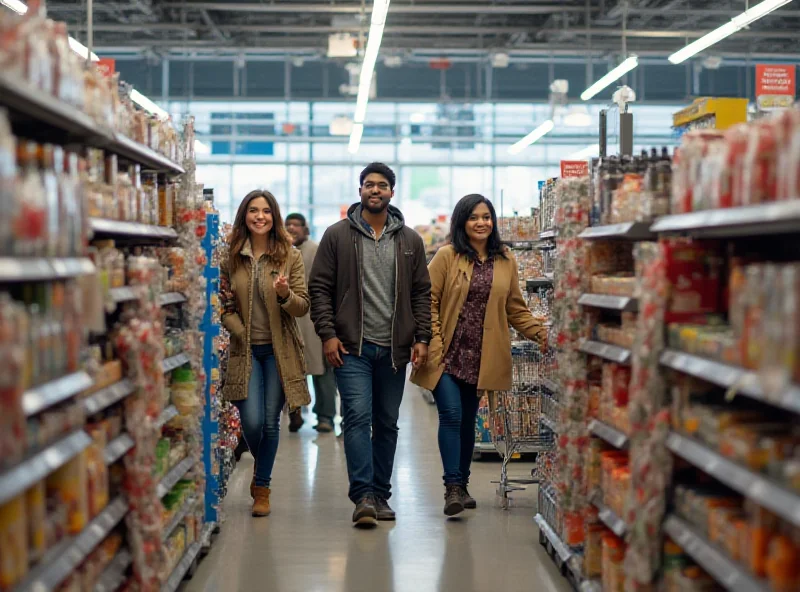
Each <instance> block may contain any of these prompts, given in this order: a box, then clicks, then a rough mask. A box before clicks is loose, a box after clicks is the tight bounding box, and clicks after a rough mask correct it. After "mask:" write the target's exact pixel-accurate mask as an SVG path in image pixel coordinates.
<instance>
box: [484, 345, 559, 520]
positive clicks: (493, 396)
mask: <svg viewBox="0 0 800 592" xmlns="http://www.w3.org/2000/svg"><path fill="white" fill-rule="evenodd" d="M511 358H512V387H511V390H509V391H490V392H489V393H488V395H489V397H488V398H489V429H490V431H491V435H492V443H493V444H494V447H495V449H496V450H497V452H498V453H499V454H500V456H501V458H502V461H503V462H502V467H501V469H500V480H499V481H493V483H496V484H497V495H498V497H499V498H500V503H501V505H502V507H503V508H504V509H507V508H508V506H509V499H508V494H509V493H511V492H513V491H522V490H524V489H525V487H522V486H524V485H531V484H535V483H539V476H538V475H537V470H536V469H533V470H532V471H531V474H530V476H529V477H524V478H511V477H509V475H508V463H509V461H511V459H512V458H514V457H515V456H516V455H519V454H525V453H540V452H544V451H548V450H552V448H553V443H554V441H553V432H552V431H551V430H550V429H547V428H543V427H542V423H541V414H542V393H543V387H542V384H541V375H542V373H543V372H544V370H545V364H546V363H547V359H546V356H545V355H543V354H542V353H541V351H540V350H539V346H538V345H537V344H535V343H533V342H531V341H522V342H514V343H512V344H511Z"/></svg>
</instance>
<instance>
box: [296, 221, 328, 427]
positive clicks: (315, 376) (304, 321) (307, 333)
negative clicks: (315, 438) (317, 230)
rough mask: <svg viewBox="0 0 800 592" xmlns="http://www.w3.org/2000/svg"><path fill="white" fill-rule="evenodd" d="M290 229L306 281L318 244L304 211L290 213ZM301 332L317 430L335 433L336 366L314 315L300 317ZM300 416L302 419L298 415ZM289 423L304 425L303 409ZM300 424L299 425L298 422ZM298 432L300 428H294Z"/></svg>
mask: <svg viewBox="0 0 800 592" xmlns="http://www.w3.org/2000/svg"><path fill="white" fill-rule="evenodd" d="M286 230H288V231H289V234H290V235H291V236H292V239H293V241H294V246H295V247H296V248H297V249H298V250H299V251H300V253H301V254H302V255H303V264H304V265H305V269H306V282H307V281H308V279H309V276H310V275H311V267H312V266H313V265H314V258H315V257H316V256H317V248H318V245H317V243H315V242H314V241H312V240H311V239H310V238H309V230H308V225H307V224H306V218H305V216H303V215H302V214H289V215H288V216H286ZM297 324H298V325H299V327H300V333H301V334H302V335H303V343H304V344H305V350H304V351H305V356H306V370H307V372H308V373H309V374H310V375H311V379H312V381H313V383H314V409H313V411H314V414H315V415H316V416H317V425H316V426H315V429H316V430H317V431H318V432H323V433H327V432H332V431H333V418H334V417H335V416H336V376H335V375H334V373H333V367H332V366H331V365H330V364H328V363H327V361H326V360H325V356H324V355H323V352H322V341H320V338H319V336H318V335H317V333H316V331H314V323H312V322H311V316H310V315H304V316H302V317H300V318H299V319H297ZM295 417H298V418H299V422H298V421H296V420H295V419H294V418H295ZM292 420H293V421H291V422H290V424H289V427H290V429H291V428H292V426H293V425H296V426H297V429H299V427H300V426H301V425H303V417H302V415H301V413H300V409H297V410H296V411H295V412H294V413H293V414H292ZM298 423H299V425H297V424H298ZM294 431H296V430H294Z"/></svg>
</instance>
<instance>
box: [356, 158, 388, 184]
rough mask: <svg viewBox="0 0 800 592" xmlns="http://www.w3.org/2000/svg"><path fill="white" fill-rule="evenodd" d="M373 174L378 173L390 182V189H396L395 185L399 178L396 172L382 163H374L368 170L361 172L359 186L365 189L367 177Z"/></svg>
mask: <svg viewBox="0 0 800 592" xmlns="http://www.w3.org/2000/svg"><path fill="white" fill-rule="evenodd" d="M372 173H378V174H379V175H383V176H384V177H386V180H387V181H389V187H391V188H392V189H394V184H395V182H396V181H397V177H396V176H395V174H394V171H393V170H392V169H390V168H389V167H388V166H386V165H385V164H383V163H382V162H373V163H372V164H370V165H369V166H367V168H365V169H364V170H363V171H361V176H360V177H359V179H358V180H359V185H360V186H362V187H363V185H364V179H366V178H367V175H371V174H372Z"/></svg>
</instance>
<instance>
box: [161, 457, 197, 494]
mask: <svg viewBox="0 0 800 592" xmlns="http://www.w3.org/2000/svg"><path fill="white" fill-rule="evenodd" d="M195 464H196V461H195V459H193V458H191V457H189V458H184V459H183V460H182V461H181V462H179V463H178V464H177V465H175V466H174V467H172V468H171V469H170V470H169V471H168V472H167V474H166V475H164V478H163V479H161V482H160V483H159V484H158V487H157V488H156V494H157V495H158V497H164V496H165V495H167V494H168V493H169V492H170V490H171V489H172V488H173V487H175V484H176V483H178V481H180V480H181V479H183V477H184V475H186V473H188V472H189V471H190V470H191V469H192V467H193V466H194V465H195Z"/></svg>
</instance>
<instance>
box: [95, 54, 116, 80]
mask: <svg viewBox="0 0 800 592" xmlns="http://www.w3.org/2000/svg"><path fill="white" fill-rule="evenodd" d="M95 65H96V66H97V69H98V70H100V72H101V73H102V74H103V76H106V77H108V78H110V77H111V76H113V75H114V73H115V72H116V71H117V60H115V59H114V58H100V59H99V60H98V61H97V62H95Z"/></svg>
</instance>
